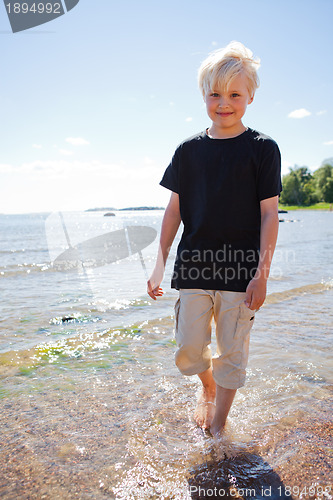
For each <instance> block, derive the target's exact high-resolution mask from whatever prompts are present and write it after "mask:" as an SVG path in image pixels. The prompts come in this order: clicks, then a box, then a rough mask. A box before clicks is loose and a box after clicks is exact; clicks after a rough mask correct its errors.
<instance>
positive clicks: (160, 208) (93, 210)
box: [85, 207, 165, 212]
mask: <svg viewBox="0 0 333 500" xmlns="http://www.w3.org/2000/svg"><path fill="white" fill-rule="evenodd" d="M124 210H165V207H126V208H114V207H102V208H88V209H87V210H85V212H122V211H124Z"/></svg>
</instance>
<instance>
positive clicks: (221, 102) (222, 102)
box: [219, 96, 228, 108]
mask: <svg viewBox="0 0 333 500" xmlns="http://www.w3.org/2000/svg"><path fill="white" fill-rule="evenodd" d="M227 105H228V99H227V98H226V97H225V96H220V99H219V108H223V107H224V106H227Z"/></svg>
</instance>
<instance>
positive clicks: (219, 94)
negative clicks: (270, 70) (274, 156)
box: [205, 73, 253, 137]
mask: <svg viewBox="0 0 333 500" xmlns="http://www.w3.org/2000/svg"><path fill="white" fill-rule="evenodd" d="M247 84H248V80H247V77H246V76H245V75H244V74H243V73H241V74H239V75H237V76H236V77H235V78H234V79H233V80H232V81H231V83H230V84H229V87H228V88H227V89H213V90H211V91H210V92H209V93H208V94H207V95H206V97H205V102H206V109H207V114H208V116H209V118H210V119H211V120H212V122H213V123H212V127H211V129H210V130H211V133H212V134H215V135H216V136H220V137H234V136H236V135H239V134H241V133H242V132H244V130H245V127H244V125H243V123H242V118H243V116H244V113H245V111H246V108H247V105H248V104H250V103H251V102H252V101H253V96H250V94H249V91H248V85H247Z"/></svg>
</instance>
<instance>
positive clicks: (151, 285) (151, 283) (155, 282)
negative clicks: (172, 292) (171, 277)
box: [147, 268, 164, 300]
mask: <svg viewBox="0 0 333 500" xmlns="http://www.w3.org/2000/svg"><path fill="white" fill-rule="evenodd" d="M163 274H164V273H163V271H162V270H160V269H158V268H155V269H154V271H153V273H152V275H151V277H150V278H149V280H148V281H147V293H148V295H149V297H151V298H152V299H153V300H156V298H157V297H161V296H162V295H163V290H162V288H161V287H160V284H161V282H162V279H163Z"/></svg>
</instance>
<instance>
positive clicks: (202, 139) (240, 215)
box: [147, 42, 282, 437]
mask: <svg viewBox="0 0 333 500" xmlns="http://www.w3.org/2000/svg"><path fill="white" fill-rule="evenodd" d="M258 67H259V62H258V61H256V60H254V59H253V56H252V52H251V51H250V50H249V49H247V48H246V47H244V45H242V44H241V43H239V42H232V43H230V44H229V45H228V46H227V47H226V48H224V49H220V50H217V51H215V52H213V53H212V54H210V55H209V56H208V58H207V59H206V60H205V61H204V62H203V63H202V65H201V66H200V69H199V74H198V80H199V87H200V89H201V91H202V94H203V98H204V101H205V103H206V108H207V114H208V116H209V118H210V119H211V121H212V124H211V126H210V127H209V128H208V129H206V130H205V131H204V132H201V133H199V134H197V135H195V136H193V137H191V138H189V139H187V140H185V141H184V142H182V143H181V144H180V145H179V146H178V148H177V149H176V152H175V154H174V156H173V158H172V161H171V163H170V165H169V166H168V168H167V169H166V171H165V173H164V176H163V179H162V181H161V183H160V184H161V185H162V186H164V187H166V188H167V189H169V190H171V191H172V193H171V197H170V201H169V204H168V206H167V208H166V210H165V214H164V218H163V222H162V228H161V237H160V247H159V252H158V256H157V262H156V266H155V269H154V271H153V273H152V275H151V277H150V279H149V280H148V284H147V292H148V294H149V295H150V297H151V298H153V299H154V300H156V298H157V297H159V296H161V295H162V294H163V291H162V289H161V288H160V284H161V281H162V279H163V274H164V268H165V263H166V260H167V257H168V253H169V250H170V247H171V245H172V242H173V240H174V238H175V235H176V233H177V230H178V227H179V225H180V222H181V221H182V222H183V224H184V230H183V234H182V238H181V241H180V243H179V246H178V249H177V257H176V261H175V266H174V273H173V277H172V282H171V286H172V287H173V288H176V289H178V290H179V298H178V300H177V302H176V305H175V320H176V329H175V334H176V341H177V346H178V349H177V352H176V355H175V361H176V365H177V366H178V368H179V370H180V371H181V373H183V374H184V375H194V374H197V375H198V376H199V378H200V380H201V382H202V392H201V395H200V397H199V400H198V402H197V407H196V410H195V414H194V419H195V421H196V423H197V424H198V425H199V426H201V427H202V428H204V429H210V432H211V434H212V435H213V436H215V437H217V436H218V435H219V434H220V433H221V432H222V431H223V428H224V426H225V423H226V419H227V416H228V413H229V410H230V408H231V405H232V402H233V399H234V397H235V394H236V391H237V389H238V388H240V387H242V386H243V385H244V384H245V375H246V371H245V368H246V365H247V360H248V349H249V337H250V329H251V327H252V325H253V320H254V315H255V312H256V311H258V309H259V308H260V307H261V305H262V304H263V302H264V300H265V297H266V282H267V279H268V275H269V269H270V264H271V260H272V257H273V252H274V249H275V244H276V239H277V233H278V225H279V220H278V197H279V194H280V192H281V189H282V187H281V175H280V170H281V166H280V163H281V160H280V152H279V148H278V146H277V144H276V143H275V142H274V141H273V140H272V139H271V138H270V137H268V136H265V135H263V134H261V133H260V132H257V131H255V130H253V129H250V128H246V127H245V126H244V125H243V123H242V117H243V115H244V113H245V111H246V107H247V105H248V104H250V103H251V102H252V101H253V98H254V93H255V91H256V89H257V88H258V86H259V80H258V76H257V69H258ZM213 318H214V321H215V325H216V340H217V354H216V355H215V356H214V357H213V358H212V356H211V350H210V347H209V344H210V342H211V322H212V319H213Z"/></svg>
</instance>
